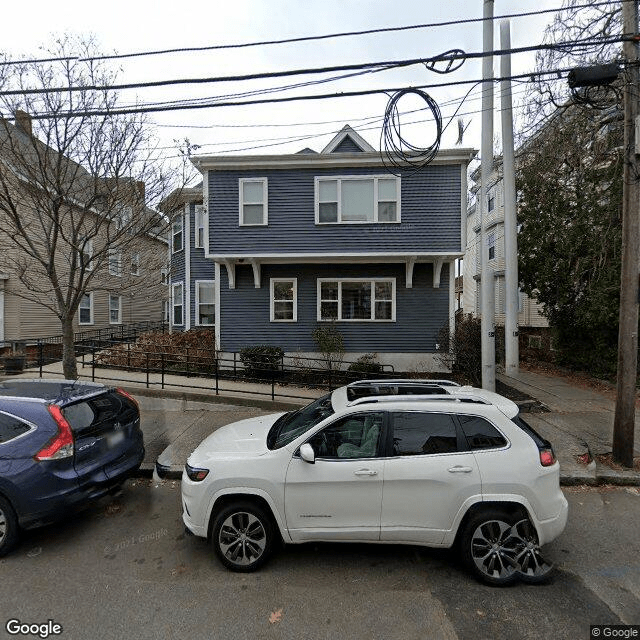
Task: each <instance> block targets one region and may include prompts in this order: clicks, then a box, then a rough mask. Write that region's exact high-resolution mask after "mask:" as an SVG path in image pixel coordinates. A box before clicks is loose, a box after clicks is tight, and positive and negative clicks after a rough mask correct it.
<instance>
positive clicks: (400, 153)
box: [380, 89, 442, 175]
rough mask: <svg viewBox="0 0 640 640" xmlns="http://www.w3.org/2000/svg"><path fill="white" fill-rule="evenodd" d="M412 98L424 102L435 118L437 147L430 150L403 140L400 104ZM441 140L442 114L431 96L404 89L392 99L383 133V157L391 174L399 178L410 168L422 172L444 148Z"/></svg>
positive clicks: (418, 91) (388, 105) (388, 104)
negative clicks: (402, 99) (407, 96)
mask: <svg viewBox="0 0 640 640" xmlns="http://www.w3.org/2000/svg"><path fill="white" fill-rule="evenodd" d="M408 94H412V95H415V96H418V97H419V98H422V100H424V101H425V102H426V104H427V106H428V107H429V109H430V110H431V113H432V115H433V121H434V124H435V127H436V134H435V139H434V141H433V143H432V144H431V145H429V146H428V147H418V146H416V145H413V144H411V143H410V142H409V141H408V140H405V138H403V137H402V131H401V129H402V125H401V122H400V111H399V110H398V102H399V101H400V99H401V98H403V97H404V96H406V95H408ZM441 139H442V114H441V113H440V107H439V106H438V103H437V102H436V101H435V100H434V99H433V98H432V97H431V96H430V95H429V94H428V93H426V92H425V91H422V90H421V89H402V90H400V91H396V92H395V93H394V94H393V95H391V96H390V98H389V102H388V103H387V108H386V109H385V112H384V119H383V122H382V130H381V132H380V150H381V151H380V154H381V156H382V161H383V162H384V165H385V167H386V169H387V171H389V172H390V173H393V174H395V175H399V173H397V172H399V171H400V169H403V170H406V169H407V168H409V169H413V171H419V170H420V169H422V168H423V167H425V166H426V165H428V164H429V163H430V162H431V161H432V160H433V159H434V158H435V156H436V154H437V153H438V149H439V148H440V141H441Z"/></svg>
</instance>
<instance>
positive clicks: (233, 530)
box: [211, 502, 275, 573]
mask: <svg viewBox="0 0 640 640" xmlns="http://www.w3.org/2000/svg"><path fill="white" fill-rule="evenodd" d="M274 536H275V529H274V526H273V521H272V519H271V516H270V515H268V514H267V513H266V512H265V511H264V510H263V509H262V508H261V507H259V506H258V505H256V504H254V503H252V502H236V503H233V504H230V505H228V506H226V507H224V508H222V509H221V510H220V511H219V512H218V513H217V514H216V516H215V520H214V523H213V530H212V533H211V542H212V544H213V548H214V549H215V552H216V554H217V555H218V557H219V558H220V561H221V562H222V564H224V566H225V567H227V568H228V569H231V570H232V571H238V572H242V573H248V572H250V571H255V570H256V569H258V568H260V567H261V566H262V565H263V564H264V563H265V562H266V561H267V559H268V557H269V556H270V555H271V552H272V550H273V542H274Z"/></svg>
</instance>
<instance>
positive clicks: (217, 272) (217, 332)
mask: <svg viewBox="0 0 640 640" xmlns="http://www.w3.org/2000/svg"><path fill="white" fill-rule="evenodd" d="M213 273H214V277H215V283H216V285H215V286H216V326H215V328H214V331H215V336H216V350H219V349H220V263H219V262H216V263H214V265H213Z"/></svg>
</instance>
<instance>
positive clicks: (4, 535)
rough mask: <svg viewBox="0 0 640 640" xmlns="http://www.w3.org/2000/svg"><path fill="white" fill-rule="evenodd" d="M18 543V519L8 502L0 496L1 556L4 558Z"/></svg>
mask: <svg viewBox="0 0 640 640" xmlns="http://www.w3.org/2000/svg"><path fill="white" fill-rule="evenodd" d="M17 541H18V518H17V517H16V513H15V511H14V510H13V507H12V506H11V504H10V503H9V501H8V500H6V499H5V498H3V497H2V496H0V556H4V555H6V554H7V553H9V551H11V549H13V547H14V546H15V545H16V542H17Z"/></svg>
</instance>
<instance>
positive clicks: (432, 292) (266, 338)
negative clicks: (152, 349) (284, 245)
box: [220, 264, 449, 353]
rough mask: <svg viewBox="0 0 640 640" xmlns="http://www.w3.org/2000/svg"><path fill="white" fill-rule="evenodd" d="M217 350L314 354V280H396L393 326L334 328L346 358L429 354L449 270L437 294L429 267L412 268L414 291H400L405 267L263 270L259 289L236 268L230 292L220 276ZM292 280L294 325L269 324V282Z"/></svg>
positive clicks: (442, 313)
mask: <svg viewBox="0 0 640 640" xmlns="http://www.w3.org/2000/svg"><path fill="white" fill-rule="evenodd" d="M220 274H221V277H220V314H221V318H220V331H221V349H222V350H223V351H238V350H239V349H241V348H242V347H247V346H252V345H258V344H270V345H273V346H279V347H282V348H283V349H285V351H298V350H299V351H316V350H317V346H316V344H315V343H314V341H313V339H312V337H311V333H312V331H313V330H314V329H315V328H316V327H318V326H324V325H325V323H318V322H317V320H316V313H317V312H316V309H317V306H316V305H317V278H332V277H335V278H375V277H394V278H396V321H395V322H388V323H387V322H337V323H336V326H337V328H338V329H339V330H340V332H341V333H342V334H343V336H344V341H345V347H346V349H347V352H363V351H366V352H377V353H385V352H387V353H397V352H419V353H422V352H433V351H435V345H436V340H437V334H438V331H439V330H440V329H441V328H442V327H443V326H445V325H448V322H449V267H448V265H447V264H445V265H444V266H443V267H442V274H441V280H440V282H441V284H440V288H438V289H434V288H433V286H432V284H433V267H432V265H431V264H416V266H415V269H414V275H413V288H412V289H407V288H405V266H404V265H401V264H386V265H382V264H368V265H367V264H364V265H363V264H360V265H309V264H295V265H264V266H263V267H262V274H261V276H262V277H261V287H260V289H256V288H255V287H254V283H253V272H252V270H251V267H248V266H244V265H243V266H237V267H236V288H235V289H229V286H228V279H227V273H226V269H225V268H224V267H223V268H222V269H221V270H220ZM272 277H273V278H287V277H297V279H298V308H297V311H298V321H297V322H295V323H274V322H270V318H269V308H270V307H269V295H270V288H269V278H272Z"/></svg>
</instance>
